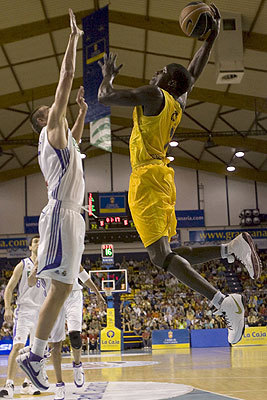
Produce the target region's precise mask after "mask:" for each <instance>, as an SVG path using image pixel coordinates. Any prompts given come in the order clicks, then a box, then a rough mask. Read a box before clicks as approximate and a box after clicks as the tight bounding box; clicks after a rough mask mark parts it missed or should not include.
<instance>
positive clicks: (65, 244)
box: [17, 9, 87, 390]
mask: <svg viewBox="0 0 267 400" xmlns="http://www.w3.org/2000/svg"><path fill="white" fill-rule="evenodd" d="M69 14H70V27H71V32H70V38H69V42H68V45H67V49H66V52H65V56H64V58H63V61H62V66H61V70H60V78H59V83H58V86H57V90H56V94H55V100H54V103H53V104H52V106H51V107H48V106H41V107H38V108H37V109H36V110H34V111H33V112H32V114H31V123H32V128H33V129H34V130H35V131H36V132H37V133H39V134H40V140H39V148H38V160H39V164H40V168H41V170H42V173H43V175H44V178H45V180H46V183H47V187H48V200H49V201H48V204H47V206H46V207H45V208H44V209H43V211H42V213H41V216H40V221H39V233H40V246H39V251H38V271H37V277H39V278H44V277H49V278H51V286H50V290H49V292H48V295H47V298H46V300H45V302H44V304H43V306H42V308H41V310H40V314H39V319H38V324H37V328H36V336H35V338H34V341H33V346H32V349H31V352H28V353H24V354H21V355H20V356H18V357H17V362H18V363H19V365H20V367H21V368H22V369H23V370H24V371H25V373H26V374H27V375H28V377H29V378H30V379H31V380H32V382H33V383H34V384H35V385H36V386H37V387H38V388H39V389H40V390H47V389H48V388H49V383H48V379H47V375H46V373H45V369H44V363H45V358H44V352H45V347H46V345H47V340H48V337H49V334H50V332H51V330H52V328H53V325H54V323H55V321H56V319H57V316H58V314H59V312H60V310H61V307H62V306H63V304H64V301H65V300H66V298H67V297H68V295H69V294H70V292H71V290H72V285H73V282H74V280H75V278H77V276H78V272H79V265H80V262H81V256H82V252H83V248H84V233H85V225H84V220H83V218H82V217H81V215H80V207H81V205H82V203H83V200H84V178H83V169H82V162H81V157H80V152H79V148H78V145H77V143H79V142H80V139H81V137H82V133H83V128H84V120H85V116H86V112H87V104H86V103H85V101H84V97H83V96H84V89H83V87H80V89H79V91H78V95H77V99H76V101H77V104H78V106H79V114H78V117H77V119H76V122H75V124H74V126H73V128H72V130H71V131H70V130H69V128H68V123H67V120H66V113H67V106H68V100H69V96H70V92H71V87H72V82H73V78H74V72H75V64H76V50H77V44H78V40H79V38H80V37H81V36H82V34H83V32H82V31H81V30H80V29H79V28H78V27H77V24H76V20H75V16H74V14H73V12H72V10H71V9H69Z"/></svg>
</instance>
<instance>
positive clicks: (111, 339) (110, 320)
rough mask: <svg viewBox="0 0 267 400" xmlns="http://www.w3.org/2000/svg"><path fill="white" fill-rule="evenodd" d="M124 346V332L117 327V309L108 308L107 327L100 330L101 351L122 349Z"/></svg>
mask: <svg viewBox="0 0 267 400" xmlns="http://www.w3.org/2000/svg"><path fill="white" fill-rule="evenodd" d="M122 347H123V339H122V332H121V330H120V329H118V328H116V327H115V309H114V308H108V309H107V327H106V328H105V329H102V330H101V332H100V350H101V351H121V350H122Z"/></svg>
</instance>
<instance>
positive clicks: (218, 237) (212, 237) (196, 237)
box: [189, 228, 267, 242]
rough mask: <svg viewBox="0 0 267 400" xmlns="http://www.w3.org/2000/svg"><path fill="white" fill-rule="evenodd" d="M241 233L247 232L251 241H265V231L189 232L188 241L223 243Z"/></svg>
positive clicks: (266, 230) (266, 236) (266, 231)
mask: <svg viewBox="0 0 267 400" xmlns="http://www.w3.org/2000/svg"><path fill="white" fill-rule="evenodd" d="M242 232H249V234H250V235H251V236H252V238H253V239H266V238H267V229H256V228H254V229H251V228H249V229H225V230H211V231H203V230H199V231H190V232H189V241H191V242H224V241H229V240H232V239H234V238H235V237H236V236H238V235H239V234H240V233H242Z"/></svg>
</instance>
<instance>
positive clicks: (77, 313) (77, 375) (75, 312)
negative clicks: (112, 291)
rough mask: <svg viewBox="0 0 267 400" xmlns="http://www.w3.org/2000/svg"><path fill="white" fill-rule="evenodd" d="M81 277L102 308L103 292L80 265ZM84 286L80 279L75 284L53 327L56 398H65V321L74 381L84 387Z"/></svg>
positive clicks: (51, 346)
mask: <svg viewBox="0 0 267 400" xmlns="http://www.w3.org/2000/svg"><path fill="white" fill-rule="evenodd" d="M79 279H80V280H81V281H82V282H83V283H84V285H85V286H87V287H88V288H89V289H91V291H93V292H94V293H95V294H96V296H97V301H98V303H99V305H100V307H101V308H104V307H105V305H106V302H105V300H104V299H103V297H102V295H101V293H99V291H98V290H97V287H96V286H95V284H94V283H93V282H92V280H91V279H90V278H89V275H88V273H87V272H86V271H85V270H84V269H83V267H82V266H81V267H80V273H79ZM82 288H83V287H82V286H81V285H80V284H79V283H78V279H76V280H75V282H74V284H73V289H72V292H71V293H70V295H69V297H68V298H67V300H66V301H65V303H64V306H63V307H62V309H61V311H60V313H59V316H58V318H57V320H56V323H55V325H54V327H53V329H52V332H51V336H50V338H49V346H50V348H51V355H52V361H53V365H54V371H55V374H56V380H57V383H56V389H55V397H54V400H64V399H65V383H64V381H63V379H62V370H61V347H62V341H63V340H65V338H66V333H65V322H66V321H67V327H68V333H69V338H70V343H71V347H72V353H73V358H74V361H73V363H72V364H73V375H74V383H75V385H76V386H77V387H79V388H80V387H82V386H83V384H84V372H83V366H82V362H81V350H82V340H81V331H82V322H83V317H82V312H83V295H82Z"/></svg>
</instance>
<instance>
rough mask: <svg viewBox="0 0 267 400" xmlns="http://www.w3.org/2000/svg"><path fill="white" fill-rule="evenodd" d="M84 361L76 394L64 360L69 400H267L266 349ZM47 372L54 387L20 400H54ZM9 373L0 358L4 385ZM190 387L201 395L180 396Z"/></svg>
mask: <svg viewBox="0 0 267 400" xmlns="http://www.w3.org/2000/svg"><path fill="white" fill-rule="evenodd" d="M82 361H83V364H84V370H85V381H86V385H85V387H84V388H82V389H79V390H76V391H75V389H76V388H75V386H74V384H73V373H72V366H71V357H69V356H67V357H63V359H62V367H63V376H64V380H65V382H70V384H69V385H68V390H69V394H68V396H66V399H68V398H69V399H92V400H95V399H103V400H105V399H109V400H118V399H120V400H121V399H124V400H132V399H135V398H136V399H138V400H148V399H164V400H165V399H178V398H179V400H180V399H181V400H187V399H188V400H189V399H190V400H206V399H207V400H213V399H214V400H215V399H218V400H220V399H221V400H222V399H227V398H228V399H229V398H238V399H243V400H266V399H267V379H266V377H267V346H254V347H240V348H232V349H231V348H202V349H181V350H178V349H175V350H154V351H153V352H151V351H146V350H144V351H135V352H127V353H124V354H120V353H102V354H94V355H85V356H83V357H82ZM47 369H48V370H47V373H48V376H49V380H50V383H51V388H50V390H49V392H48V393H43V394H41V395H40V396H34V397H29V396H25V395H24V396H22V395H19V394H17V395H15V397H16V398H21V399H26V398H27V399H30V398H35V399H36V398H37V397H42V399H43V400H45V399H49V400H50V399H53V398H54V396H53V388H54V385H53V383H55V375H54V371H53V369H52V365H51V362H49V363H48V365H47ZM6 371H7V356H1V358H0V384H1V385H3V384H4V382H5V376H6ZM22 381H23V374H22V373H20V371H18V373H17V378H16V381H15V384H16V385H20V384H21V382H22ZM109 382H110V383H109ZM108 385H109V386H108ZM183 385H185V386H183ZM191 386H192V387H193V388H195V389H200V390H193V391H192V388H191V389H190V388H189V392H190V393H188V394H183V393H182V392H181V393H180V392H179V388H180V387H181V388H182V389H183V388H184V387H185V389H186V388H188V387H191ZM176 388H177V391H176ZM71 391H72V392H71ZM79 391H80V392H79ZM206 391H207V392H206ZM161 392H162V393H163V394H160V393H161ZM208 392H212V393H208ZM74 393H76V394H75V395H74ZM79 393H80V394H79ZM101 393H102V394H101ZM174 393H176V395H174ZM215 393H217V394H218V395H216V394H215ZM75 396H76V397H75ZM101 396H102V397H101ZM164 396H165V397H164ZM176 396H178V397H176Z"/></svg>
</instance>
